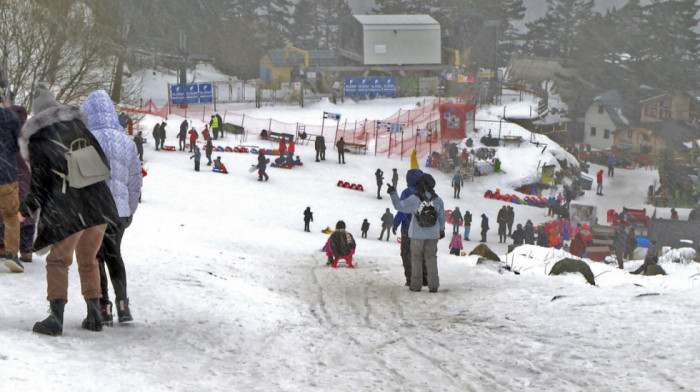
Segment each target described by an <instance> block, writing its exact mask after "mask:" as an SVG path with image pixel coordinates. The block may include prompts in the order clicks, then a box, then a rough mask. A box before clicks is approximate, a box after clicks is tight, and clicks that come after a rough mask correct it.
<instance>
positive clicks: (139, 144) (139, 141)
mask: <svg viewBox="0 0 700 392" xmlns="http://www.w3.org/2000/svg"><path fill="white" fill-rule="evenodd" d="M134 145H135V146H136V152H137V153H138V154H139V162H143V136H142V133H141V131H138V132H137V133H136V136H134Z"/></svg>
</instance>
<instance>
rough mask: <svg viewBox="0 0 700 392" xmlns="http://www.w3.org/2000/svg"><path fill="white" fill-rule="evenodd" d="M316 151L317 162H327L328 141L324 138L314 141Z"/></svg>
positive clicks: (320, 137) (319, 137)
mask: <svg viewBox="0 0 700 392" xmlns="http://www.w3.org/2000/svg"><path fill="white" fill-rule="evenodd" d="M314 149H315V150H316V162H319V160H321V161H325V160H326V139H325V138H324V137H323V136H316V140H314Z"/></svg>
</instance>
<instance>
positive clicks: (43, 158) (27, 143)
mask: <svg viewBox="0 0 700 392" xmlns="http://www.w3.org/2000/svg"><path fill="white" fill-rule="evenodd" d="M32 111H33V116H32V118H30V119H29V120H28V121H27V123H26V124H25V125H24V127H23V128H22V130H21V132H20V135H19V139H18V144H19V146H20V152H21V154H22V157H23V158H24V159H25V161H27V160H28V161H29V167H30V168H31V173H32V175H31V178H32V179H31V186H30V190H29V194H28V195H27V198H26V199H24V201H23V202H22V204H21V205H20V207H19V212H20V214H21V216H22V217H21V218H20V221H22V220H24V219H26V218H27V217H29V216H30V215H32V213H33V212H35V211H36V210H38V209H41V214H40V215H39V223H38V225H37V227H38V232H37V236H36V239H35V241H34V250H38V249H43V248H45V247H48V246H51V250H50V251H49V254H48V255H47V256H46V285H47V299H48V300H49V304H50V305H49V306H50V312H51V313H50V315H49V316H48V317H47V318H46V319H45V320H43V321H40V322H37V323H36V324H34V327H33V329H32V330H33V331H34V332H36V333H40V334H45V335H53V336H57V335H61V334H62V333H63V311H64V308H65V305H66V302H67V300H68V267H69V266H70V265H71V263H72V262H73V253H74V252H75V259H76V260H77V263H78V267H79V268H78V272H79V275H80V282H81V291H82V294H83V297H84V298H85V302H86V303H87V317H86V318H85V320H83V323H82V327H83V328H85V329H88V330H91V331H101V330H102V311H101V307H100V297H101V296H102V290H101V288H100V271H99V267H98V262H97V258H96V255H97V252H98V250H99V249H100V246H101V245H102V238H103V237H104V233H105V229H106V228H107V223H108V222H110V221H117V220H118V219H119V213H118V211H117V206H116V205H115V203H114V199H113V197H112V194H111V192H110V190H109V187H108V186H107V183H106V182H104V181H100V182H97V183H95V184H92V185H89V186H86V187H83V188H74V187H72V186H67V185H66V184H65V183H64V181H63V179H62V178H61V177H60V176H58V175H56V174H55V173H56V172H58V173H66V172H67V168H68V163H67V162H66V158H65V155H64V154H65V152H66V151H67V150H69V149H70V146H71V144H72V143H73V142H74V141H76V140H78V139H85V140H87V141H88V144H89V145H91V146H93V148H94V149H95V150H96V151H97V153H98V155H99V156H100V158H101V160H102V162H103V163H104V164H105V165H106V166H107V167H109V161H108V160H107V157H106V156H105V153H104V151H103V150H102V148H101V147H100V144H99V142H98V141H97V139H95V137H94V136H93V135H92V134H91V133H90V131H89V130H88V129H87V127H86V126H85V123H84V120H83V119H84V117H83V115H82V114H81V113H80V109H79V108H77V107H66V106H61V105H60V104H59V103H58V102H56V100H55V99H54V97H53V95H52V94H51V92H50V91H49V90H48V87H46V86H45V85H43V84H40V85H39V86H38V87H37V89H36V90H35V92H34V101H33V107H32ZM112 123H113V124H114V125H116V126H118V121H117V119H116V114H115V118H114V120H113V122H112ZM129 142H131V141H129ZM131 147H132V148H133V149H134V150H135V149H136V148H135V147H134V146H133V144H131Z"/></svg>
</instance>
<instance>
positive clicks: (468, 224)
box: [464, 210, 472, 241]
mask: <svg viewBox="0 0 700 392" xmlns="http://www.w3.org/2000/svg"><path fill="white" fill-rule="evenodd" d="M471 229H472V213H471V212H469V210H467V211H465V212H464V240H465V241H469V232H470V231H471Z"/></svg>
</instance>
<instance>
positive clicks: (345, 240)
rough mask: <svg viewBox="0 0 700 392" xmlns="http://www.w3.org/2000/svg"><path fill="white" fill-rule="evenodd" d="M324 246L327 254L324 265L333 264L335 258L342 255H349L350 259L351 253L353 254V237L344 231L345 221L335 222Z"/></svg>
mask: <svg viewBox="0 0 700 392" xmlns="http://www.w3.org/2000/svg"><path fill="white" fill-rule="evenodd" d="M325 248H326V256H328V262H327V263H326V265H331V264H333V261H334V260H335V259H337V258H339V257H343V256H350V259H351V260H352V255H354V254H355V238H353V236H352V234H350V233H348V232H346V231H345V222H343V221H338V223H336V224H335V231H334V232H333V234H331V236H330V237H328V241H326V247H325Z"/></svg>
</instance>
